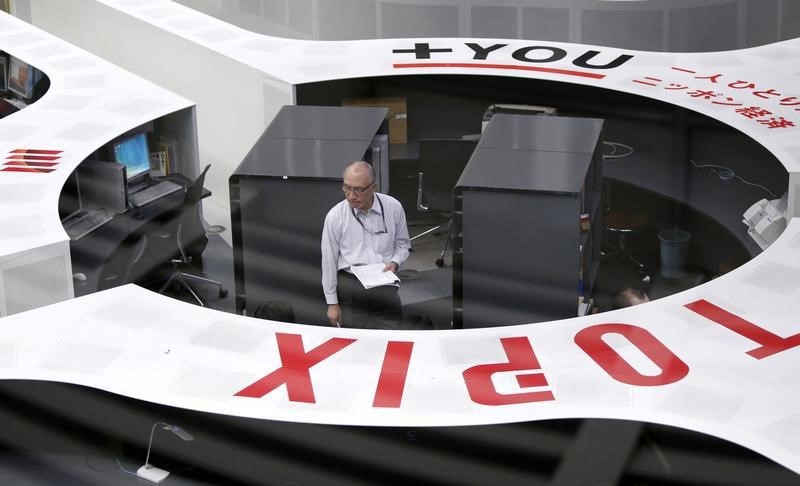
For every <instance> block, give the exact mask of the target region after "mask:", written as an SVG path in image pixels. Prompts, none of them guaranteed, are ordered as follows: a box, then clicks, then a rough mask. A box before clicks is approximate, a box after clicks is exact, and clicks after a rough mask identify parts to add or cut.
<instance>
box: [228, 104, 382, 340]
mask: <svg viewBox="0 0 800 486" xmlns="http://www.w3.org/2000/svg"><path fill="white" fill-rule="evenodd" d="M385 115H386V109H385V108H366V107H331V106H285V107H283V108H282V109H281V110H280V112H279V113H278V115H277V116H276V117H275V119H274V120H273V121H272V123H270V125H269V126H268V127H267V129H266V130H265V131H264V133H263V134H262V135H261V137H260V138H259V139H258V141H257V142H256V144H255V146H253V148H252V149H251V150H250V152H249V153H248V154H247V155H246V156H245V158H244V160H243V161H242V163H241V164H239V166H238V167H237V168H236V170H235V171H234V173H233V174H232V175H231V177H230V179H229V186H230V197H231V224H232V237H233V256H234V280H235V283H234V285H235V291H236V296H235V301H236V312H237V313H239V314H244V313H246V314H247V315H253V313H254V311H255V309H256V308H257V307H258V305H259V304H261V303H263V302H266V301H270V300H283V301H288V302H289V303H290V304H291V305H292V307H293V309H294V313H295V318H296V320H297V322H299V323H305V324H321V325H323V324H326V323H327V319H326V316H325V311H326V304H325V297H324V295H323V292H322V284H321V280H322V273H321V270H320V264H321V258H322V256H321V251H320V238H321V235H322V226H323V223H324V220H325V215H326V214H327V212H328V210H330V208H331V207H333V205H335V204H336V203H337V202H339V201H341V200H342V199H343V197H344V196H343V194H342V189H341V186H342V173H343V171H344V169H345V167H347V165H348V164H350V163H351V162H353V161H356V160H367V161H370V162H372V163H373V165H377V164H378V159H380V160H382V161H383V162H382V163H384V164H385V163H386V162H387V161H388V154H386V153H385V152H386V151H387V150H388V142H387V139H388V137H387V135H386V134H387V131H386V124H385V122H384V118H385ZM380 150H383V151H384V153H383V154H378V152H379V151H380ZM384 170H385V175H388V169H386V168H385V167H384Z"/></svg>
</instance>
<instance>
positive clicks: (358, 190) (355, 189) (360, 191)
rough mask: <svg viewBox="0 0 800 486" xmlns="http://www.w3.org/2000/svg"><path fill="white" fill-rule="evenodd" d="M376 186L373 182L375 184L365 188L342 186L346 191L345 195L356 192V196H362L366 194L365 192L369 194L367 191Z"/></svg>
mask: <svg viewBox="0 0 800 486" xmlns="http://www.w3.org/2000/svg"><path fill="white" fill-rule="evenodd" d="M374 184H375V183H374V182H373V183H371V184H368V185H366V186H364V187H351V186H348V185H347V184H342V191H344V193H345V194H350V193H351V192H355V193H356V195H358V196H360V195H362V194H364V193H365V192H367V189H369V188H370V187H372V186H373V185H374Z"/></svg>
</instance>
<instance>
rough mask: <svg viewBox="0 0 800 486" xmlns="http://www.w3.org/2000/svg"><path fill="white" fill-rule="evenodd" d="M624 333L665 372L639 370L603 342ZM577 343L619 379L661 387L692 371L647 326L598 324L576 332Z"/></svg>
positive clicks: (633, 383)
mask: <svg viewBox="0 0 800 486" xmlns="http://www.w3.org/2000/svg"><path fill="white" fill-rule="evenodd" d="M611 333H615V334H620V335H622V336H623V337H625V339H627V340H628V341H629V342H630V343H631V344H633V345H634V346H636V347H637V348H638V349H639V350H640V351H641V352H642V353H643V354H644V355H645V356H647V357H648V358H650V360H651V361H652V362H653V363H654V364H655V365H656V366H658V367H659V368H661V373H659V374H657V375H654V376H648V375H643V374H641V373H639V372H638V371H637V370H636V369H635V368H634V367H633V366H631V365H630V364H629V363H628V362H627V361H625V359H623V358H622V356H620V355H619V353H617V352H616V351H615V350H614V348H612V347H611V346H609V344H608V343H606V342H605V341H603V336H604V335H606V334H611ZM575 344H577V345H578V346H579V347H580V348H581V349H582V350H583V351H584V352H585V353H586V354H587V355H589V357H591V358H592V359H593V360H594V362H595V363H597V364H598V365H600V367H601V368H603V370H605V372H606V373H608V375H609V376H611V377H612V378H614V379H615V380H617V381H619V382H622V383H627V384H628V385H637V386H659V385H668V384H670V383H675V382H676V381H678V380H681V379H683V378H684V377H685V376H686V375H687V374H689V367H688V366H687V365H686V363H684V362H683V361H681V359H680V358H678V357H677V356H676V355H675V354H674V353H673V352H672V351H670V350H669V349H668V348H667V347H666V346H665V345H664V344H663V343H662V342H661V341H659V340H658V339H657V338H656V337H655V336H653V335H652V334H650V332H649V331H648V330H647V329H643V328H641V327H639V326H633V325H630V324H598V325H596V326H591V327H587V328H586V329H582V330H581V331H579V332H578V333H577V334H576V335H575Z"/></svg>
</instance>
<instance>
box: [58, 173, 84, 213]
mask: <svg viewBox="0 0 800 486" xmlns="http://www.w3.org/2000/svg"><path fill="white" fill-rule="evenodd" d="M81 209H83V208H82V205H81V189H80V185H79V183H78V171H77V170H76V171H73V172H72V174H70V176H69V178H67V181H66V182H65V183H64V187H63V188H62V189H61V195H60V196H59V198H58V216H59V217H60V218H61V221H66V220H68V219H70V218H71V217H73V216H75V215H76V214H78V213H80V212H81Z"/></svg>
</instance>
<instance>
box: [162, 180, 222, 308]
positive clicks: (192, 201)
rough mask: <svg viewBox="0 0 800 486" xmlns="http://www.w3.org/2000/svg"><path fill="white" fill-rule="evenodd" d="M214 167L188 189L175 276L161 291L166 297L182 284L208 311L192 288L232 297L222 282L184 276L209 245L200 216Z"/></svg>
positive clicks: (178, 234) (174, 260)
mask: <svg viewBox="0 0 800 486" xmlns="http://www.w3.org/2000/svg"><path fill="white" fill-rule="evenodd" d="M210 167H211V165H206V167H205V169H203V172H201V173H200V175H199V176H198V177H197V179H195V180H194V182H192V184H191V185H190V186H189V187H188V188H187V189H186V196H185V197H184V200H183V204H182V205H181V209H180V214H179V215H178V227H177V230H176V231H175V243H176V246H177V254H176V255H175V256H174V257H173V258H172V259H171V260H170V263H171V264H172V274H171V275H170V276H169V278H168V279H167V281H166V282H164V285H162V286H161V289H159V291H158V293H159V294H163V293H164V292H165V291H166V290H167V289H168V288H170V287H171V286H172V285H173V284H179V285H180V286H181V287H182V288H183V289H184V290H186V291H188V292H189V293H190V294H191V295H192V297H194V299H195V300H196V301H197V302H198V303H199V304H200V305H201V306H204V307H205V305H206V302H205V300H204V299H203V298H202V297H201V296H200V294H199V293H198V292H197V290H196V289H195V288H194V287H193V286H192V284H191V283H192V282H193V283H206V284H211V285H214V286H216V287H217V289H218V294H219V296H220V297H225V296H226V295H228V291H227V290H226V289H225V288H224V287H223V286H222V282H219V281H216V280H212V279H210V278H208V277H207V276H205V274H202V272H201V275H195V274H192V273H188V272H184V271H182V268H184V267H185V266H186V265H189V264H191V263H192V255H200V254H202V253H203V251H204V250H205V247H206V245H207V244H208V236H207V235H206V233H205V229H204V227H203V221H202V218H201V216H200V199H201V198H202V193H203V183H204V182H205V178H206V172H208V169H209V168H210Z"/></svg>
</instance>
